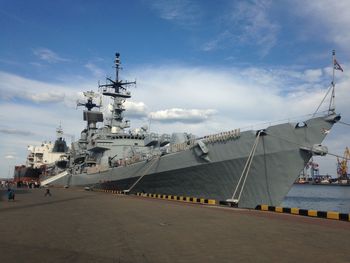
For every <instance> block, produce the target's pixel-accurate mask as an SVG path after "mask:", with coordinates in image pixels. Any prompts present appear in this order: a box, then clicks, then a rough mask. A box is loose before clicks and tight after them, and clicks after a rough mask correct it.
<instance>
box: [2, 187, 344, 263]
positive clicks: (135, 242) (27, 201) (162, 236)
mask: <svg viewBox="0 0 350 263" xmlns="http://www.w3.org/2000/svg"><path fill="white" fill-rule="evenodd" d="M50 190H51V193H52V196H46V197H45V196H44V194H45V189H33V190H16V200H15V202H11V201H10V202H8V201H7V200H6V199H5V198H4V197H3V198H2V201H0V220H1V224H0V259H1V262H6V263H8V262H36V263H38V262H121V263H123V262H152V263H153V262H162V263H164V262H350V251H349V248H348V243H349V240H350V239H349V237H350V222H343V221H336V220H328V219H320V218H309V217H302V216H295V215H288V214H276V213H270V212H261V211H253V210H241V209H232V208H226V207H212V206H207V205H200V204H187V203H183V202H175V201H167V200H160V199H150V198H142V197H137V196H123V195H114V194H109V193H97V192H87V191H84V190H80V189H56V188H53V189H50Z"/></svg>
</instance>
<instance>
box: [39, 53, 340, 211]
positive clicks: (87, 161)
mask: <svg viewBox="0 0 350 263" xmlns="http://www.w3.org/2000/svg"><path fill="white" fill-rule="evenodd" d="M114 66H115V71H116V72H115V74H116V77H115V79H112V78H107V79H106V84H103V85H99V90H100V93H102V96H106V97H107V98H110V100H111V101H113V103H112V107H111V108H112V117H111V118H110V119H109V120H107V122H106V123H105V125H102V127H100V128H98V123H103V122H104V114H103V113H102V112H101V111H100V110H99V109H100V106H101V105H99V104H97V103H95V101H96V99H97V97H98V94H97V93H95V92H92V91H91V92H85V93H84V95H85V96H86V99H87V100H86V102H84V103H82V102H79V103H78V105H79V106H84V107H85V108H86V109H85V110H84V112H83V118H84V121H86V124H87V125H86V128H85V129H84V130H83V131H82V132H81V137H80V139H79V140H78V141H76V142H74V143H73V144H72V147H71V150H70V156H69V162H70V163H69V168H68V169H66V170H64V171H63V172H61V173H59V174H57V175H55V176H53V177H51V178H49V179H47V180H44V181H42V184H43V185H45V184H52V185H62V186H84V187H89V188H91V189H93V188H94V187H95V188H103V189H113V190H118V191H123V192H124V193H130V194H132V193H137V192H144V193H154V194H166V195H177V196H193V197H198V198H208V199H209V198H210V199H215V200H218V201H226V202H229V203H230V204H232V205H235V206H238V207H245V208H255V207H256V206H257V205H258V204H268V205H273V206H276V205H279V204H280V203H281V202H282V200H283V198H284V197H285V196H286V194H287V193H288V191H289V190H290V188H291V187H292V185H293V183H294V181H295V180H296V178H297V177H298V175H299V174H300V171H301V170H302V169H303V168H304V167H305V165H306V164H307V163H308V162H309V160H310V158H311V157H312V156H313V155H325V154H327V151H328V150H327V147H326V146H323V145H321V143H322V141H323V140H324V138H325V137H326V135H327V134H328V132H329V130H330V129H331V128H332V126H333V125H334V124H335V123H336V122H337V121H339V120H340V115H339V114H337V113H336V112H335V109H334V107H331V106H330V108H329V109H328V110H327V111H326V112H322V113H317V114H313V115H310V116H309V118H308V119H306V120H304V121H300V122H294V123H292V122H286V123H280V124H277V125H273V126H269V127H267V128H265V129H260V130H247V131H241V130H240V129H234V130H230V131H223V132H220V133H217V134H211V135H206V136H202V137H196V136H194V135H192V134H189V133H173V134H157V133H153V132H150V131H149V130H148V127H147V126H143V127H141V128H140V129H135V130H131V129H129V128H130V122H129V121H128V120H125V119H124V117H123V116H124V111H125V107H124V102H125V101H126V100H127V99H129V98H131V93H130V91H129V88H130V86H133V85H135V84H136V82H128V81H123V80H121V79H120V76H119V74H120V70H121V61H120V54H119V53H117V54H116V56H115V65H114ZM332 89H333V92H332V95H334V81H333V82H332ZM332 98H333V99H334V96H333V97H332ZM331 104H332V103H331ZM331 104H330V105H331ZM333 104H334V103H333ZM333 104H332V105H333Z"/></svg>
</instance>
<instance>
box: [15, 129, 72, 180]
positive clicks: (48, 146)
mask: <svg viewBox="0 0 350 263" xmlns="http://www.w3.org/2000/svg"><path fill="white" fill-rule="evenodd" d="M68 152H69V148H68V146H67V143H66V141H65V139H64V133H63V129H62V127H61V125H60V126H59V127H58V128H57V129H56V140H55V141H54V142H51V141H49V142H47V141H45V142H42V143H41V144H40V145H29V146H28V155H27V159H26V164H25V165H18V166H15V171H14V179H15V181H22V182H25V181H33V180H34V181H35V180H39V178H40V177H45V176H47V175H52V174H56V173H58V172H59V171H62V170H65V169H67V168H68Z"/></svg>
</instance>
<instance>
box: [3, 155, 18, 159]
mask: <svg viewBox="0 0 350 263" xmlns="http://www.w3.org/2000/svg"><path fill="white" fill-rule="evenodd" d="M15 158H16V156H14V155H10V154H8V155H5V159H15Z"/></svg>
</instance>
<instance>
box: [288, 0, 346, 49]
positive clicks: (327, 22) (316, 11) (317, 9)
mask: <svg viewBox="0 0 350 263" xmlns="http://www.w3.org/2000/svg"><path fill="white" fill-rule="evenodd" d="M292 5H293V7H294V8H293V9H291V11H294V12H295V13H296V14H297V15H299V16H302V17H303V18H304V19H305V20H306V21H308V25H307V26H306V27H305V29H306V30H307V32H305V37H309V38H314V37H315V34H317V37H321V38H323V39H324V40H326V41H328V42H329V43H335V44H336V45H337V46H339V47H341V48H342V49H343V50H346V51H349V45H348V43H349V42H350V31H349V30H348V29H349V26H350V16H349V13H350V2H349V1H348V0H338V1H332V0H319V1H302V0H298V1H293V3H292ZM309 23H310V24H309ZM304 24H305V23H304Z"/></svg>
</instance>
